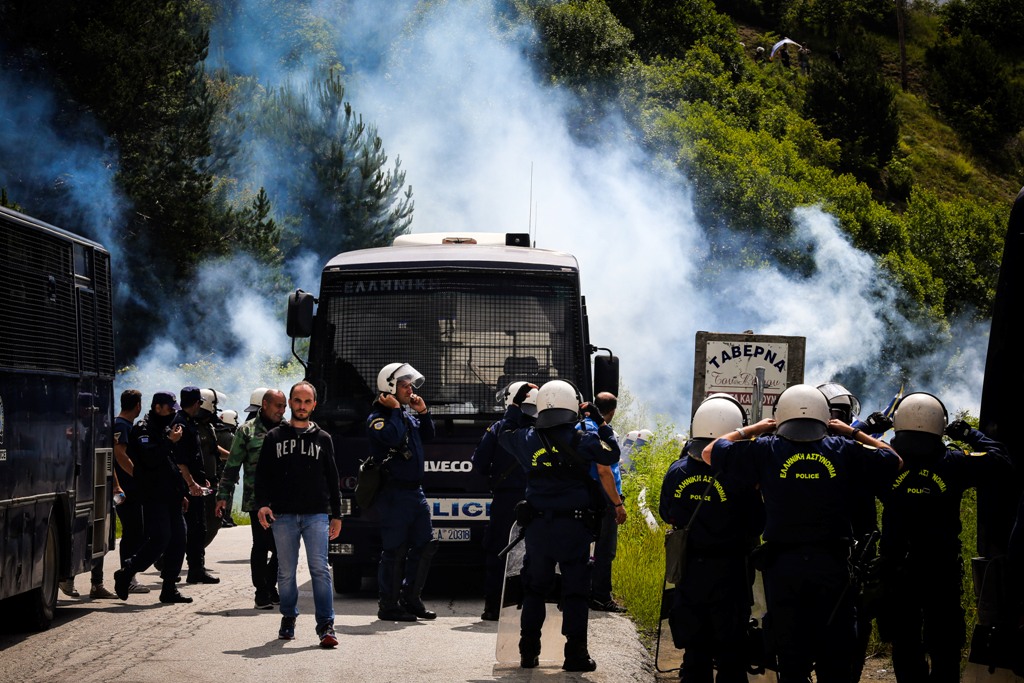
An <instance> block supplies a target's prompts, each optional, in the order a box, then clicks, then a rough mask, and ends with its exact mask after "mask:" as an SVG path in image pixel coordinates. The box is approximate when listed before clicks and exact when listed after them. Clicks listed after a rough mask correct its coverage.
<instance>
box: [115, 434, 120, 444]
mask: <svg viewBox="0 0 1024 683" xmlns="http://www.w3.org/2000/svg"><path fill="white" fill-rule="evenodd" d="M114 443H115V444H117V445H120V443H121V432H114Z"/></svg>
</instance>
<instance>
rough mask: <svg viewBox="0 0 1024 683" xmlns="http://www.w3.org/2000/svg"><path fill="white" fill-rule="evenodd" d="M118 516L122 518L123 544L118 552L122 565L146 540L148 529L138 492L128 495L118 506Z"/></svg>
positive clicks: (116, 508)
mask: <svg viewBox="0 0 1024 683" xmlns="http://www.w3.org/2000/svg"><path fill="white" fill-rule="evenodd" d="M114 510H116V511H117V518H118V519H120V520H121V545H120V546H118V553H119V554H120V556H121V566H122V567H123V566H124V561H125V560H127V559H128V558H129V557H131V556H132V555H134V554H135V551H137V550H138V549H139V546H141V545H142V542H143V541H144V540H146V529H145V525H144V523H143V517H142V502H141V501H140V500H139V495H138V494H134V493H133V494H131V495H126V496H125V499H124V502H123V503H121V504H120V505H118V506H116V507H115V508H114Z"/></svg>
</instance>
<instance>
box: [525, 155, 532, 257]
mask: <svg viewBox="0 0 1024 683" xmlns="http://www.w3.org/2000/svg"><path fill="white" fill-rule="evenodd" d="M526 208H527V209H528V210H529V214H530V216H529V218H527V220H526V233H527V234H528V235H530V236H531V237H532V235H533V162H532V161H531V162H530V202H529V204H527V205H526ZM531 241H533V240H531Z"/></svg>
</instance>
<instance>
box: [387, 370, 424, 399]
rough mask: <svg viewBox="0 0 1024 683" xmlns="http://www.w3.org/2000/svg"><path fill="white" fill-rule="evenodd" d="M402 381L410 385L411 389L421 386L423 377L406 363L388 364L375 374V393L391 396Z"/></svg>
mask: <svg viewBox="0 0 1024 683" xmlns="http://www.w3.org/2000/svg"><path fill="white" fill-rule="evenodd" d="M402 380H405V381H407V382H409V383H410V384H412V388H413V389H419V388H420V387H421V386H422V385H423V375H421V374H420V372H419V370H417V369H416V368H414V367H413V366H411V365H409V364H408V363H388V364H387V365H385V366H384V367H383V368H381V371H380V372H379V373H378V374H377V391H381V392H383V393H385V394H393V393H395V390H397V389H398V383H399V382H400V381H402Z"/></svg>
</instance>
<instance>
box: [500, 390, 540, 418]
mask: <svg viewBox="0 0 1024 683" xmlns="http://www.w3.org/2000/svg"><path fill="white" fill-rule="evenodd" d="M524 384H529V382H510V383H509V385H508V386H507V387H505V388H504V389H502V390H501V391H499V392H498V395H497V397H496V398H497V399H498V400H499V401H501V402H502V404H503V405H504V406H505V407H506V408H508V407H509V406H510V405H512V399H514V398H515V397H516V394H518V393H519V389H521V388H522V386H523V385H524ZM519 408H520V410H522V411H523V415H526V416H527V417H537V389H530V391H529V393H527V394H526V398H524V399H523V402H522V404H521V405H520V406H519Z"/></svg>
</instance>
